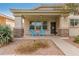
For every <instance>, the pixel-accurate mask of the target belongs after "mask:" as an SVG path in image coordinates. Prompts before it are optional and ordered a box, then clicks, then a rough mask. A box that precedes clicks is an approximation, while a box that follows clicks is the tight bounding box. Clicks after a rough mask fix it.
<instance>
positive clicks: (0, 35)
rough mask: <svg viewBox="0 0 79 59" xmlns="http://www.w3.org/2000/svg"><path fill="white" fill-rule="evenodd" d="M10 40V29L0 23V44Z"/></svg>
mask: <svg viewBox="0 0 79 59" xmlns="http://www.w3.org/2000/svg"><path fill="white" fill-rule="evenodd" d="M9 42H12V31H11V28H10V27H9V26H8V25H0V45H1V46H2V45H6V44H8V43H9Z"/></svg>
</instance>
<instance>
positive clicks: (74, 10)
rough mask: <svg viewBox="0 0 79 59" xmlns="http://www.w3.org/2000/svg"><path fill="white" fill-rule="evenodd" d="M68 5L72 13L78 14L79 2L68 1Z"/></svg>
mask: <svg viewBox="0 0 79 59" xmlns="http://www.w3.org/2000/svg"><path fill="white" fill-rule="evenodd" d="M66 7H67V9H68V10H69V12H70V13H73V14H78V7H79V4H77V3H67V4H66Z"/></svg>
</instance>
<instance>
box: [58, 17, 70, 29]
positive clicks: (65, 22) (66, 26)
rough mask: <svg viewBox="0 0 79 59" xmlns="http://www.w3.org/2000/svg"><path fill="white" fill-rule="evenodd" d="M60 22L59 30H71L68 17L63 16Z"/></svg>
mask: <svg viewBox="0 0 79 59" xmlns="http://www.w3.org/2000/svg"><path fill="white" fill-rule="evenodd" d="M59 22H60V24H59V25H60V26H59V29H69V19H68V17H64V16H61V17H60V21H59Z"/></svg>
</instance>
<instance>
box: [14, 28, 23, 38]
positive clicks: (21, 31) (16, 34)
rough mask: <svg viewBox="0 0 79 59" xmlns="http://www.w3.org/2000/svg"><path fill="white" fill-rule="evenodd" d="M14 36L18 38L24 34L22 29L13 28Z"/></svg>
mask: <svg viewBox="0 0 79 59" xmlns="http://www.w3.org/2000/svg"><path fill="white" fill-rule="evenodd" d="M13 34H14V37H17V38H20V37H23V36H24V29H14V33H13Z"/></svg>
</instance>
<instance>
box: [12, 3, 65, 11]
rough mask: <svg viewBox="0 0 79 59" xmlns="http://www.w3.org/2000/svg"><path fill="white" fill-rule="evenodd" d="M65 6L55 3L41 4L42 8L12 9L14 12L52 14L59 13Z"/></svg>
mask: <svg viewBox="0 0 79 59" xmlns="http://www.w3.org/2000/svg"><path fill="white" fill-rule="evenodd" d="M64 5H65V4H63V3H53V4H41V5H40V6H37V7H35V8H33V9H11V11H12V12H46V11H47V12H48V11H49V12H51V11H53V10H54V11H58V10H62V9H63V6H64ZM40 8H50V9H49V10H40V11H39V9H40Z"/></svg>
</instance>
